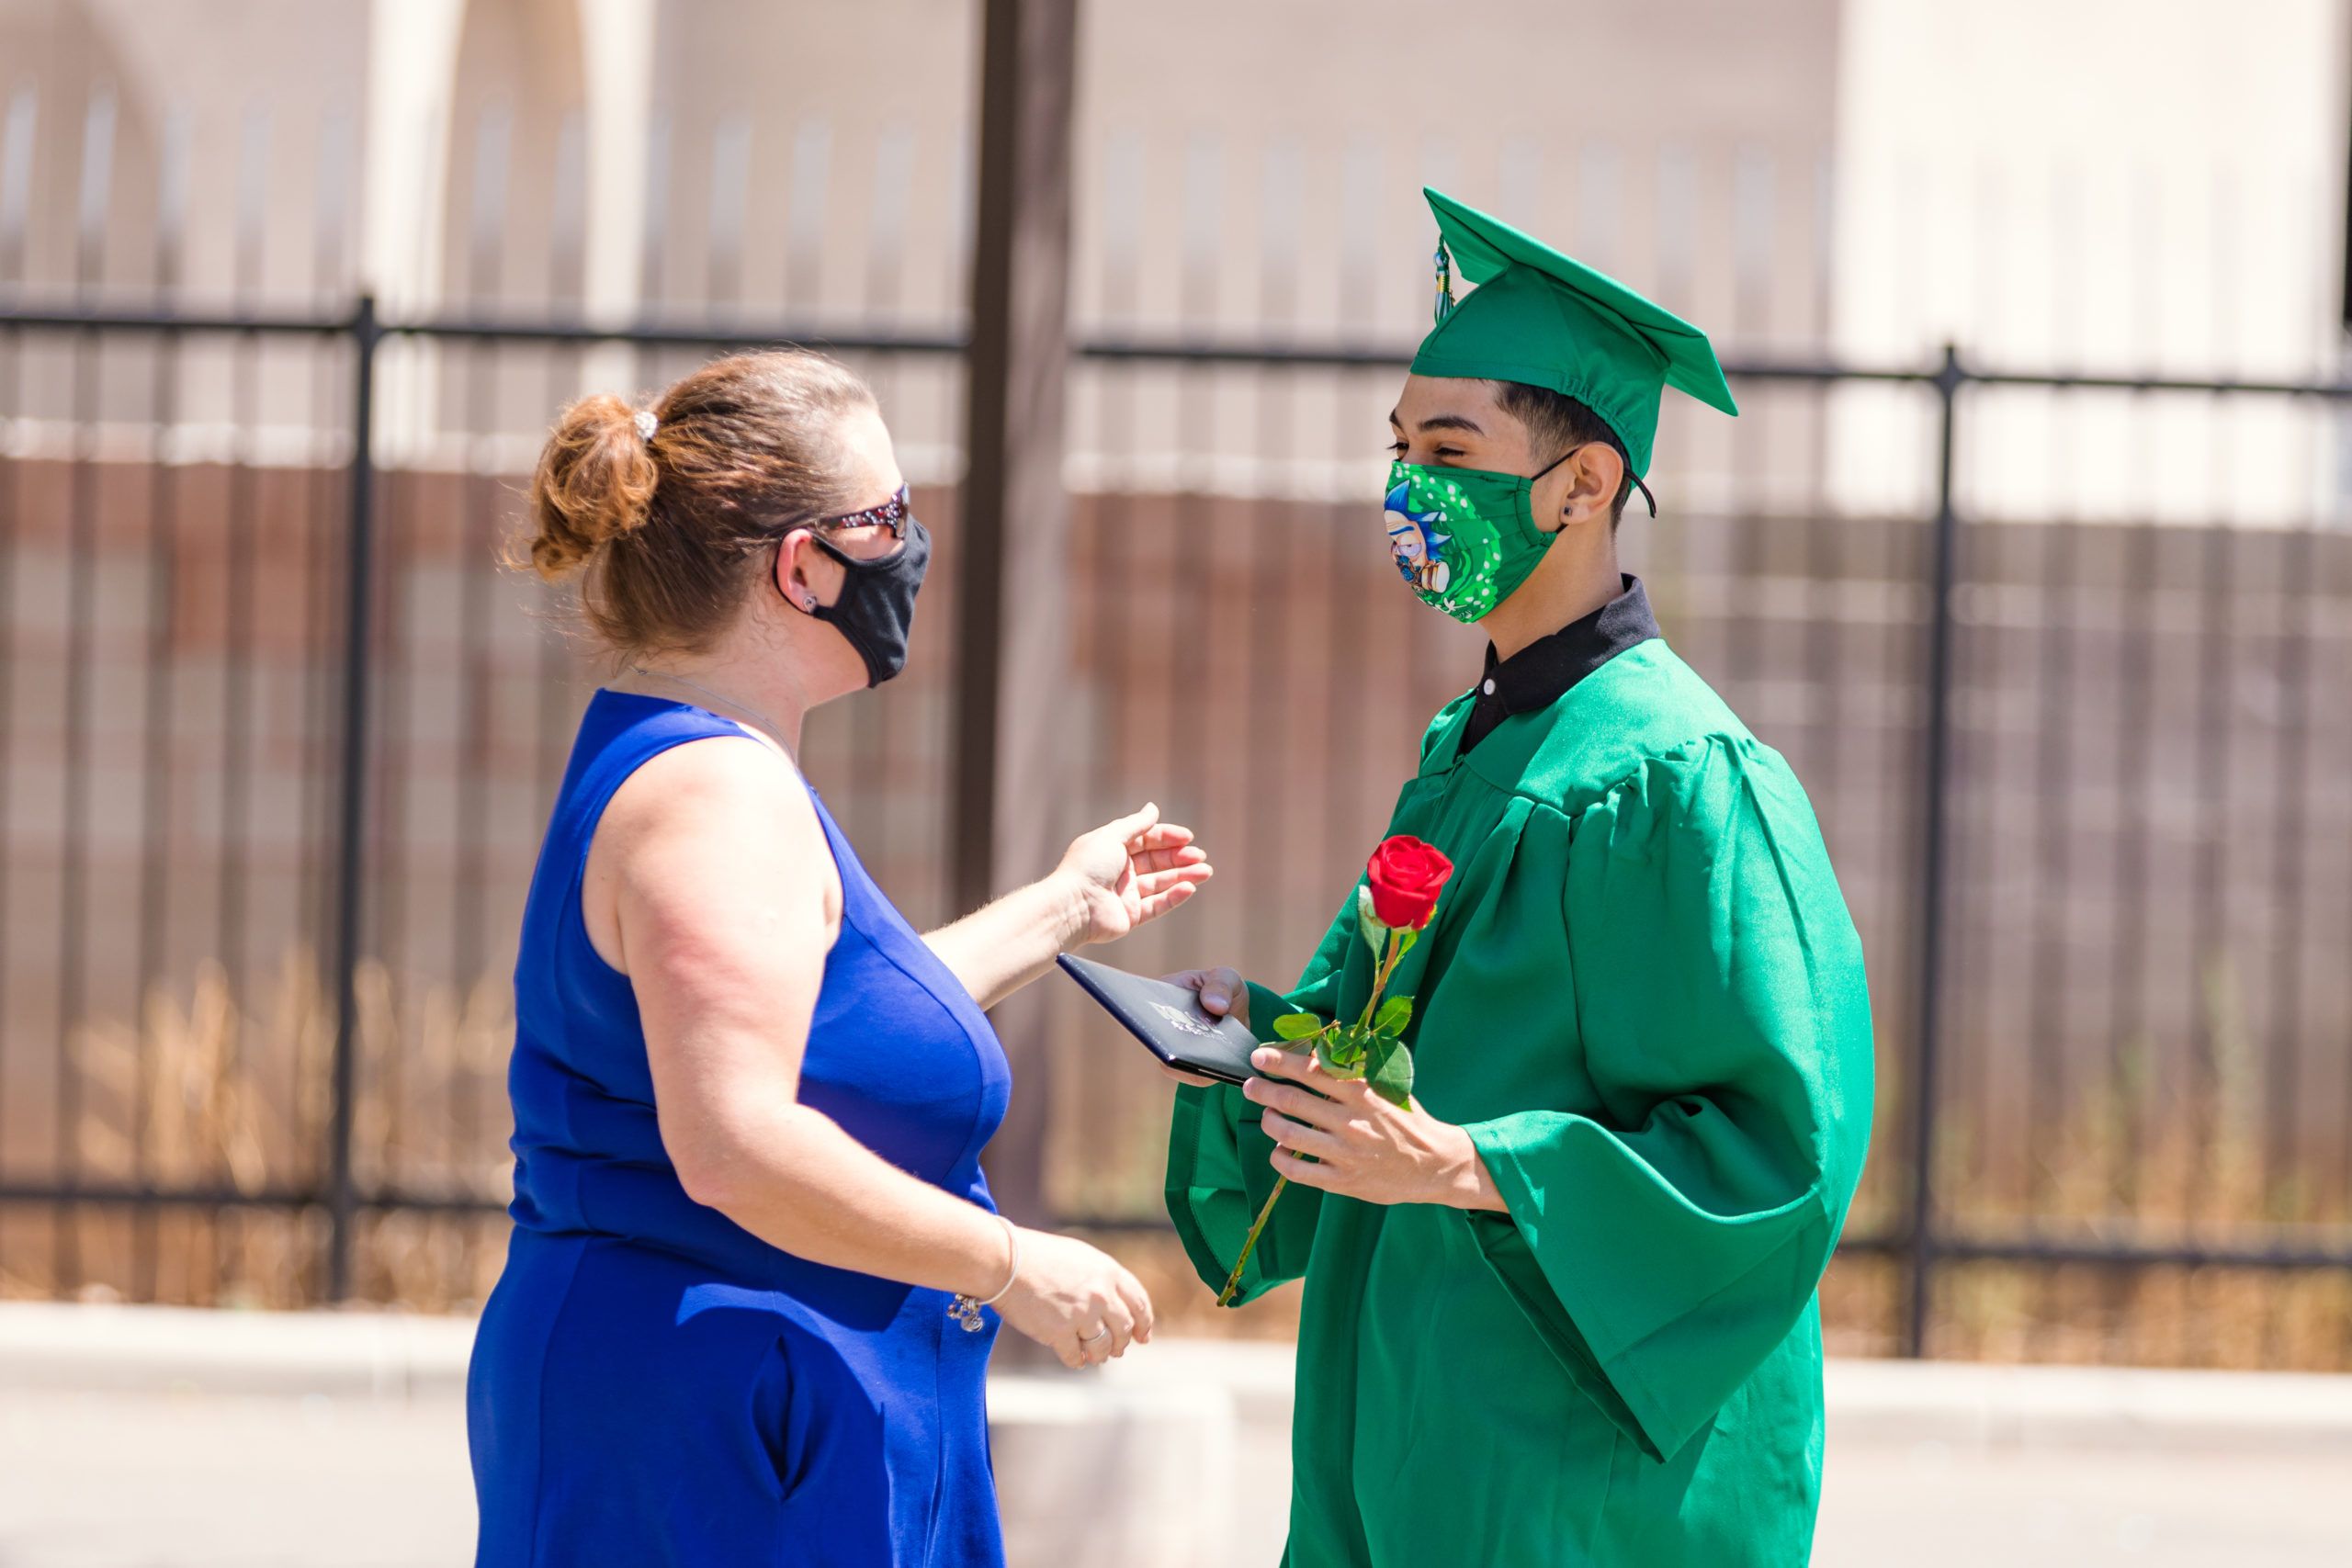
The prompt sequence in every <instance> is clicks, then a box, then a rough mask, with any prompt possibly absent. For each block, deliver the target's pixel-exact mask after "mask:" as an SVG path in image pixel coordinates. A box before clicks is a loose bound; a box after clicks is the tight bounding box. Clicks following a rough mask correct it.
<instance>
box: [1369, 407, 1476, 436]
mask: <svg viewBox="0 0 2352 1568" xmlns="http://www.w3.org/2000/svg"><path fill="white" fill-rule="evenodd" d="M1388 423H1390V424H1391V425H1394V426H1396V428H1397V429H1398V430H1402V429H1404V428H1405V427H1404V426H1403V425H1402V424H1398V423H1397V414H1396V412H1395V411H1394V410H1391V411H1390V412H1389V415H1388ZM1432 430H1466V431H1468V432H1469V433H1470V434H1473V435H1484V434H1487V433H1486V431H1485V430H1484V429H1483V428H1481V427H1480V425H1479V423H1478V422H1477V421H1476V420H1475V419H1469V418H1465V417H1464V416H1463V415H1461V414H1458V413H1442V414H1437V415H1434V416H1433V417H1431V418H1429V419H1425V420H1423V421H1421V425H1420V431H1419V434H1423V435H1427V434H1429V433H1430V431H1432Z"/></svg>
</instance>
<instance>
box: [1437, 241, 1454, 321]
mask: <svg viewBox="0 0 2352 1568" xmlns="http://www.w3.org/2000/svg"><path fill="white" fill-rule="evenodd" d="M1436 261H1437V312H1436V315H1435V317H1434V318H1433V319H1434V320H1436V321H1444V320H1445V318H1446V317H1447V316H1448V315H1450V314H1452V313H1453V257H1452V256H1451V255H1449V254H1446V249H1445V242H1444V241H1443V240H1440V241H1439V242H1438V243H1437V257H1436Z"/></svg>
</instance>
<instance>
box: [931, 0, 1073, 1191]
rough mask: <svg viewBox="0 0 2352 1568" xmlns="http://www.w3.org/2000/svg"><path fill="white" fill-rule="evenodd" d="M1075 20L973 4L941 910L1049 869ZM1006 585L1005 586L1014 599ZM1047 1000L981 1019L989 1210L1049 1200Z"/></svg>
mask: <svg viewBox="0 0 2352 1568" xmlns="http://www.w3.org/2000/svg"><path fill="white" fill-rule="evenodd" d="M1077 26H1078V5H1077V0H987V4H986V5H984V6H982V7H981V13H980V107H979V116H980V125H979V148H978V179H979V189H978V197H977V201H976V209H977V210H976V213H975V224H974V227H975V235H974V243H973V252H972V279H971V284H972V326H971V341H970V347H969V350H968V351H967V361H966V367H967V376H966V388H967V390H966V393H965V411H964V418H965V468H964V486H963V492H962V498H961V504H960V505H959V507H958V509H957V515H956V550H957V552H958V554H959V560H958V563H957V570H956V619H957V632H956V685H955V699H954V701H955V708H954V713H955V718H954V725H955V728H954V739H953V748H954V750H953V753H952V758H953V760H952V763H951V766H952V768H953V770H954V772H953V774H952V778H951V786H950V787H951V795H950V803H949V807H948V810H949V818H948V829H949V830H948V840H947V848H948V854H949V857H950V862H951V865H952V868H953V876H952V879H951V884H950V886H951V888H952V897H953V899H954V904H953V907H952V908H950V909H949V911H948V913H949V915H950V917H951V918H952V917H955V916H960V915H965V914H968V913H969V912H971V911H972V910H974V909H977V908H979V907H980V906H981V905H982V904H984V903H986V902H987V901H988V898H989V895H990V894H991V893H992V892H993V891H995V889H996V886H997V884H998V882H999V880H1000V879H1001V876H1002V874H1003V873H1005V872H1006V871H1007V870H1008V869H1009V870H1010V871H1011V872H1012V874H1013V875H1014V876H1016V877H1018V878H1021V879H1023V880H1025V879H1026V878H1028V877H1031V876H1035V874H1037V873H1038V872H1040V871H1042V870H1043V869H1045V868H1046V866H1048V865H1050V864H1052V863H1053V862H1052V859H1051V858H1050V857H1051V856H1052V854H1053V853H1054V852H1057V851H1058V850H1059V849H1060V847H1061V845H1062V844H1063V843H1064V842H1067V841H1068V831H1069V826H1070V824H1069V820H1068V818H1066V817H1064V816H1063V815H1062V813H1061V811H1060V810H1059V807H1062V806H1063V805H1064V804H1066V802H1067V801H1068V799H1069V781H1068V776H1067V773H1066V770H1065V767H1064V759H1066V758H1067V756H1068V755H1069V750H1068V748H1067V746H1066V745H1064V744H1063V740H1062V736H1063V731H1064V729H1065V728H1066V727H1067V716H1066V706H1067V704H1068V702H1069V690H1068V682H1069V588H1068V575H1069V569H1068V565H1067V561H1068V556H1069V496H1068V495H1067V494H1066V493H1065V491H1064V490H1063V483H1062V445H1063V396H1064V393H1063V384H1064V378H1065V377H1066V375H1067V373H1068V368H1069V233H1070V185H1069V180H1070V127H1071V123H1072V120H1071V116H1072V112H1073V106H1074V104H1075V101H1076V99H1075V95H1076V70H1077V67H1076V63H1075V62H1076V49H1077V44H1076V39H1075V34H1076V30H1077ZM1009 585H1018V586H1017V597H1015V598H1012V599H1011V602H1010V603H1008V586H1009ZM1016 611H1017V613H1015V612H1016ZM1044 1005H1045V1004H1044V1002H1043V1000H1042V998H1041V996H1040V994H1039V993H1037V992H1035V991H1033V992H1031V993H1030V994H1027V995H1023V996H1019V997H1014V998H1008V999H1007V1000H1006V1001H1005V1002H1003V1003H1001V1004H1000V1005H999V1006H998V1008H997V1009H996V1010H995V1014H994V1017H995V1021H996V1026H997V1031H998V1032H999V1033H1000V1034H1001V1035H1002V1036H1003V1039H1004V1045H1005V1051H1006V1053H1007V1055H1009V1056H1010V1057H1011V1058H1012V1070H1013V1076H1014V1077H1015V1078H1016V1079H1017V1080H1018V1081H1019V1082H1020V1083H1021V1086H1022V1088H1021V1093H1020V1094H1019V1095H1017V1096H1015V1097H1014V1099H1013V1102H1012V1109H1011V1111H1009V1112H1008V1114H1007V1117H1006V1120H1005V1122H1004V1125H1003V1127H1002V1129H1001V1131H1000V1132H999V1133H998V1134H997V1137H996V1140H995V1142H994V1144H993V1145H992V1146H991V1150H990V1153H989V1161H988V1171H989V1188H990V1190H992V1192H993V1193H994V1195H995V1197H996V1201H997V1202H998V1203H999V1205H1000V1206H1001V1207H1002V1208H1003V1210H1004V1212H1005V1213H1009V1214H1012V1215H1014V1216H1016V1217H1018V1218H1020V1219H1022V1220H1023V1221H1026V1222H1035V1221H1036V1220H1038V1219H1040V1218H1041V1217H1042V1216H1043V1214H1044V1211H1045V1147H1046V1120H1045V1118H1046V1103H1047V1096H1046V1089H1045V1077H1046V1067H1047V1063H1046V1053H1045V1048H1044V1047H1045V1016H1044V1011H1043V1009H1044Z"/></svg>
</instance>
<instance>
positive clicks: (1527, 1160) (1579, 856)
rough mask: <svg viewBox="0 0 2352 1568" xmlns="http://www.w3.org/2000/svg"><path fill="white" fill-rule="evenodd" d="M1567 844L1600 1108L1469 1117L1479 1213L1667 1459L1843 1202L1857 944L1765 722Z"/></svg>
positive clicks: (1583, 1017)
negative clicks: (1483, 1205) (1763, 739)
mask: <svg viewBox="0 0 2352 1568" xmlns="http://www.w3.org/2000/svg"><path fill="white" fill-rule="evenodd" d="M1566 846H1567V847H1566V854H1567V865H1566V876H1565V883H1566V920H1567V929H1568V952H1569V959H1570V964H1571V967H1572V970H1573V986H1574V993H1575V1004H1576V1016H1577V1029H1578V1033H1579V1034H1580V1036H1581V1041H1582V1048H1583V1052H1584V1057H1585V1062H1584V1066H1585V1071H1586V1073H1587V1074H1588V1075H1589V1077H1590V1079H1591V1083H1592V1089H1593V1097H1594V1098H1595V1099H1596V1100H1598V1102H1599V1105H1600V1110H1599V1111H1596V1112H1595V1113H1593V1114H1590V1115H1578V1114H1573V1113H1569V1112H1566V1111H1521V1112H1517V1113H1513V1114H1509V1115H1504V1116H1500V1117H1498V1118H1496V1119H1494V1120H1492V1121H1488V1122H1476V1123H1472V1124H1471V1125H1470V1126H1469V1127H1468V1128H1467V1131H1468V1132H1469V1134H1470V1136H1471V1139H1472V1142H1473V1143H1474V1144H1475V1145H1476V1147H1477V1149H1478V1152H1479V1154H1480V1156H1482V1157H1483V1158H1484V1160H1485V1162H1486V1165H1487V1169H1488V1170H1489V1171H1490V1172H1491V1173H1492V1174H1493V1177H1494V1179H1495V1182H1496V1185H1497V1186H1498V1188H1499V1189H1500V1190H1501V1193H1502V1197H1503V1200H1504V1202H1505V1204H1506V1205H1507V1206H1508V1208H1509V1211H1510V1213H1509V1214H1508V1215H1503V1214H1496V1213H1480V1214H1477V1215H1476V1216H1474V1220H1473V1225H1474V1230H1475V1231H1476V1234H1477V1235H1478V1236H1479V1239H1480V1241H1481V1244H1482V1246H1483V1247H1484V1248H1485V1250H1486V1252H1487V1257H1488V1260H1489V1262H1490V1263H1491V1264H1492V1265H1493V1266H1494V1268H1495V1269H1496V1270H1497V1272H1498V1274H1499V1275H1500V1276H1501V1277H1502V1279H1503V1280H1504V1282H1505V1284H1506V1285H1507V1286H1508V1287H1509V1288H1510V1290H1511V1292H1512V1293H1513V1294H1514V1295H1515V1296H1516V1297H1517V1298H1518V1299H1519V1301H1520V1303H1521V1307H1522V1308H1523V1309H1524V1310H1525V1311H1526V1312H1527V1313H1528V1314H1529V1316H1530V1317H1531V1318H1532V1320H1534V1322H1535V1324H1536V1326H1537V1327H1538V1329H1539V1330H1541V1331H1542V1332H1543V1333H1544V1336H1545V1337H1546V1339H1547V1341H1548V1342H1549V1343H1551V1345H1552V1346H1553V1348H1555V1351H1556V1352H1557V1353H1558V1354H1559V1356H1560V1358H1561V1360H1562V1362H1563V1364H1564V1365H1566V1368H1567V1370H1568V1372H1569V1375H1570V1376H1571V1378H1572V1379H1573V1380H1574V1381H1576V1382H1577V1384H1578V1386H1579V1387H1580V1388H1582V1389H1583V1390H1584V1391H1585V1392H1586V1393H1589V1395H1590V1396H1591V1397H1592V1398H1593V1400H1594V1402H1595V1403H1596V1404H1598V1405H1599V1406H1600V1408H1601V1409H1602V1410H1603V1411H1604V1412H1606V1413H1607V1414H1608V1415H1609V1416H1611V1419H1612V1420H1614V1421H1615V1422H1616V1423H1617V1424H1618V1426H1619V1427H1621V1428H1623V1430H1624V1431H1625V1432H1626V1433H1627V1435H1628V1436H1630V1437H1632V1438H1634V1440H1635V1441H1636V1442H1637V1443H1639V1444H1640V1445H1641V1446H1642V1448H1643V1449H1644V1450H1646V1451H1647V1452H1648V1453H1650V1454H1651V1455H1652V1456H1653V1457H1656V1458H1658V1459H1666V1458H1669V1457H1671V1456H1672V1455H1673V1454H1674V1453H1675V1452H1676V1451H1677V1450H1679V1449H1681V1448H1682V1446H1683V1445H1684V1444H1685V1443H1687V1442H1688V1441H1689V1440H1690V1439H1691V1438H1692V1437H1694V1436H1695V1435H1697V1434H1698V1433H1699V1432H1700V1431H1702V1430H1703V1429H1704V1428H1705V1427H1707V1425H1708V1423H1709V1422H1710V1421H1711V1420H1712V1419H1713V1416H1714V1415H1715V1413H1716V1412H1717V1411H1718V1410H1719V1409H1720V1408H1721V1407H1722V1405H1723V1404H1724V1401H1725V1400H1726V1399H1727V1398H1728V1397H1729V1396H1730V1395H1731V1394H1732V1393H1734V1392H1735V1391H1736V1389H1737V1388H1738V1387H1739V1386H1740V1385H1741V1384H1742V1383H1743V1382H1746V1381H1747V1379H1748V1378H1749V1377H1750V1376H1751V1375H1753V1373H1754V1372H1755V1371H1756V1370H1757V1369H1758V1367H1759V1366H1760V1365H1761V1364H1762V1363H1763V1361H1764V1359H1766V1358H1767V1357H1768V1356H1769V1355H1770V1353H1771V1352H1772V1351H1773V1350H1774V1349H1775V1348H1777V1347H1778V1346H1779V1345H1780V1344H1781V1342H1782V1341H1783V1340H1784V1339H1785V1338H1786V1337H1788V1335H1789V1333H1790V1332H1791V1330H1792V1328H1794V1327H1795V1325H1796V1324H1797V1322H1798V1320H1799V1318H1800V1317H1801V1316H1802V1314H1804V1311H1805V1309H1806V1307H1807V1305H1808V1303H1810V1302H1811V1300H1812V1298H1813V1293H1814V1291H1815V1286H1816V1285H1817V1284H1818V1283H1819V1281H1820V1277H1821V1273H1822V1270H1823V1269H1824V1268H1825V1267H1826V1264H1827V1262H1828V1258H1829V1253H1830V1249H1831V1247H1833V1246H1834V1245H1835V1244H1836V1241H1837V1238H1838V1229H1839V1227H1840V1226H1841V1225H1842V1224H1843V1223H1844V1221H1845V1213H1846V1206H1847V1204H1848V1202H1849V1201H1850V1199H1851V1198H1852V1196H1853V1190H1854V1184H1855V1181H1856V1179H1857V1178H1858V1177H1859V1175H1860V1168H1861V1161H1862V1155H1863V1152H1864V1148H1865V1146H1866V1145H1867V1143H1868V1140H1869V1135H1870V1116H1871V1077H1872V1066H1871V1016H1870V1004H1869V998H1868V996H1867V993H1866V990H1865V987H1864V981H1863V976H1862V958H1861V948H1860V940H1859V939H1858V938H1857V937H1856V935H1855V932H1854V927H1853V922H1852V920H1851V919H1850V918H1849V916H1848V914H1847V911H1846V906H1845V900H1844V898H1843V897H1842V896H1841V895H1840V894H1839V892H1838V885H1837V881H1836V879H1835V877H1834V876H1833V875H1832V874H1831V872H1830V868H1829V860H1828V854H1827V852H1826V850H1825V849H1824V848H1823V845H1822V841H1821V836H1820V833H1819V830H1818V829H1817V828H1816V826H1815V821H1814V818H1813V812H1812V808H1811V807H1809V806H1808V805H1807V803H1806V801H1805V798H1804V792H1803V791H1802V789H1801V788H1800V787H1799V786H1798V784H1797V782H1796V780H1795V778H1794V776H1793V775H1792V774H1791V773H1789V772H1788V769H1787V766H1786V764H1785V763H1783V762H1782V761H1781V760H1780V758H1779V757H1778V755H1777V754H1775V753H1773V752H1771V751H1770V750H1767V749H1765V748H1763V747H1761V746H1759V745H1758V744H1757V743H1755V742H1754V741H1752V740H1747V739H1716V740H1711V741H1708V742H1706V743H1704V744H1703V745H1700V746H1696V747H1693V748H1691V749H1688V750H1680V751H1677V752H1675V753H1672V754H1670V755H1668V756H1666V757H1662V758H1657V759H1653V760H1651V761H1648V762H1646V763H1645V764H1644V766H1643V767H1642V768H1641V769H1640V770H1639V771H1638V772H1637V773H1635V774H1634V776H1632V777H1631V778H1629V779H1627V780H1626V781H1625V782H1623V784H1619V785H1618V786H1617V787H1615V788H1614V789H1612V790H1611V791H1609V792H1608V793H1607V795H1604V796H1603V798H1602V799H1600V801H1599V802H1598V803H1597V804H1594V805H1592V806H1590V807H1587V808H1585V809H1584V810H1582V811H1581V812H1578V813H1577V814H1575V815H1574V817H1573V819H1572V822H1571V827H1570V831H1569V833H1568V835H1567V838H1566ZM1497 1026H1498V1028H1507V1027H1508V1026H1509V1025H1508V1021H1507V1020H1498V1021H1497Z"/></svg>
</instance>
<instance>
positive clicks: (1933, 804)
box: [1903, 344, 1968, 1357]
mask: <svg viewBox="0 0 2352 1568" xmlns="http://www.w3.org/2000/svg"><path fill="white" fill-rule="evenodd" d="M1967 379H1968V374H1967V372H1966V371H1965V370H1963V369H1962V367H1961V363H1960V351H1959V349H1958V348H1957V347H1956V346H1955V345H1953V344H1944V357H1943V363H1942V364H1941V365H1939V366H1938V367H1937V368H1936V378H1935V382H1934V385H1935V389H1936V400H1937V405H1938V409H1937V412H1938V425H1939V427H1938V434H1937V443H1938V453H1937V465H1936V519H1935V536H1934V555H1933V557H1932V560H1931V564H1930V566H1929V585H1930V586H1929V592H1930V594H1931V596H1932V597H1931V603H1930V604H1929V606H1928V747H1927V761H1926V772H1927V777H1926V779H1925V781H1924V784H1925V791H1924V796H1923V799H1922V801H1921V809H1920V823H1919V834H1920V866H1919V916H1918V918H1919V966H1918V995H1917V1006H1918V1021H1917V1031H1916V1034H1915V1039H1916V1040H1917V1052H1916V1054H1915V1055H1914V1057H1913V1060H1912V1068H1911V1071H1912V1081H1911V1216H1910V1217H1911V1235H1910V1247H1909V1248H1908V1258H1907V1263H1908V1270H1909V1280H1908V1281H1907V1291H1906V1300H1905V1320H1904V1325H1903V1353H1904V1354H1905V1356H1915V1357H1916V1356H1923V1355H1925V1354H1926V1353H1927V1341H1928V1298H1929V1293H1930V1287H1931V1285H1932V1283H1933V1278H1932V1276H1933V1274H1934V1270H1935V1263H1936V1235H1935V1211H1936V1202H1935V1198H1936V1179H1935V1169H1936V1138H1935V1134H1936V1080H1937V1058H1938V1055H1939V1051H1938V1045H1939V1042H1938V1040H1937V1030H1938V1027H1939V1023H1940V1021H1941V1017H1942V1008H1941V1007H1940V1005H1939V1001H1940V998H1941V993H1942V987H1943V948H1944V901H1945V886H1944V883H1945V877H1946V871H1945V847H1946V846H1945V842H1944V840H1945V838H1946V826H1945V823H1946V818H1947V816H1948V808H1949V806H1950V800H1951V688H1952V591H1953V587H1954V585H1955V581H1956V579H1957V577H1958V573H1959V568H1960V514H1959V513H1958V512H1957V511H1956V510H1955V509H1954V508H1953V505H1952V496H1951V488H1952V445H1953V432H1954V428H1955V421H1954V418H1953V413H1954V409H1955V406H1956V404H1957V403H1958V401H1959V397H1960V389H1961V387H1962V385H1963V384H1965V383H1966V381H1967Z"/></svg>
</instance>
